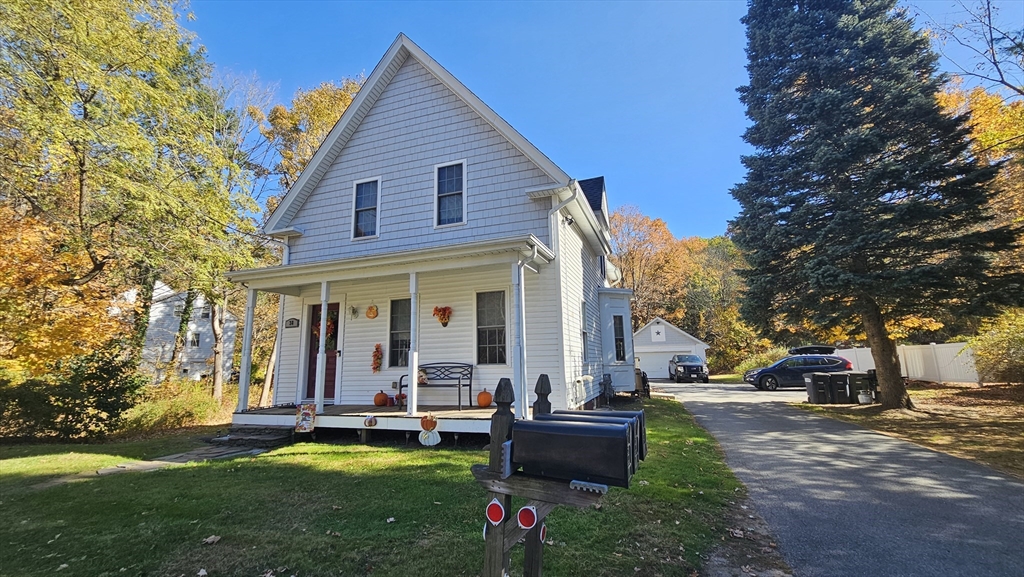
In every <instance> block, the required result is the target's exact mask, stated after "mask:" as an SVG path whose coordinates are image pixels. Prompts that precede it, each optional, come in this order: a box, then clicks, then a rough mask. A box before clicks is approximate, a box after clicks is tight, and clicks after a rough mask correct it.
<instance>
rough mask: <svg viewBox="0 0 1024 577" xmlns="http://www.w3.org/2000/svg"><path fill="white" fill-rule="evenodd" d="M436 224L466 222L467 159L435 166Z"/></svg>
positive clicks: (444, 224) (447, 224) (446, 224)
mask: <svg viewBox="0 0 1024 577" xmlns="http://www.w3.org/2000/svg"><path fill="white" fill-rule="evenodd" d="M434 173H435V175H434V219H435V220H434V226H449V225H453V224H463V223H465V222H466V199H465V192H466V161H465V160H460V161H458V162H453V163H451V164H438V165H437V166H435V167H434Z"/></svg>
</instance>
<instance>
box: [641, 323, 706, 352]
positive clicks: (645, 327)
mask: <svg viewBox="0 0 1024 577" xmlns="http://www.w3.org/2000/svg"><path fill="white" fill-rule="evenodd" d="M657 321H661V324H663V325H665V326H666V327H668V328H670V329H672V330H673V331H675V332H677V333H679V334H680V335H682V336H684V337H686V338H688V339H690V340H692V341H693V342H695V343H699V344H702V345H704V346H706V347H707V346H710V345H708V344H707V343H705V342H704V341H702V340H700V339H698V338H697V337H695V336H693V335H691V334H690V333H688V332H686V331H684V330H683V329H681V328H679V327H677V326H675V325H674V324H672V323H670V322H668V321H666V320H665V319H663V318H661V317H654V318H653V319H651V321H650V322H649V323H647V324H646V325H644V326H642V327H640V328H639V329H637V331H636V332H635V333H633V336H634V337H635V336H637V335H639V334H640V333H642V332H644V331H645V330H647V327H649V326H651V325H653V324H654V323H655V322H657Z"/></svg>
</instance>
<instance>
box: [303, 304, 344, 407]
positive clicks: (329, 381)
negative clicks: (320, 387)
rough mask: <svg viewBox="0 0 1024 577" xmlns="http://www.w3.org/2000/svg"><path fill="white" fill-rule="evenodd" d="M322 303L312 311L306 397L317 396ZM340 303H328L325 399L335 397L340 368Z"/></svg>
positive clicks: (329, 399) (328, 399)
mask: <svg viewBox="0 0 1024 577" xmlns="http://www.w3.org/2000/svg"><path fill="white" fill-rule="evenodd" d="M321 308H322V305H314V306H313V311H312V312H311V313H310V319H311V320H312V321H313V322H312V323H310V329H309V370H308V371H306V398H307V399H313V398H316V371H317V366H316V359H317V354H319V353H320V310H321ZM340 346H341V343H339V342H338V303H328V304H327V344H326V346H325V347H324V349H325V350H326V351H327V376H326V378H325V380H324V400H325V401H331V400H333V399H334V376H335V372H336V371H337V370H338V347H340Z"/></svg>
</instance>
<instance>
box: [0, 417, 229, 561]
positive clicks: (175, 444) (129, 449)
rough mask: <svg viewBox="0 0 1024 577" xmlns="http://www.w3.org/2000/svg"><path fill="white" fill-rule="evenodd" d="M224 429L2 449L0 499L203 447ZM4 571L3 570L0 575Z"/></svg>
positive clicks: (191, 430) (0, 457) (20, 445)
mask: <svg viewBox="0 0 1024 577" xmlns="http://www.w3.org/2000/svg"><path fill="white" fill-rule="evenodd" d="M223 429H224V427H216V426H213V427H192V428H189V429H184V430H180V431H175V432H173V433H169V434H162V435H158V436H153V437H149V438H146V439H133V440H130V441H111V442H106V443H91V444H84V443H52V444H51V443H47V444H34V445H26V444H15V445H0V496H7V495H10V494H11V493H13V492H18V491H22V490H26V489H28V488H29V487H31V486H32V485H35V484H38V483H42V482H43V481H46V480H49V479H53V478H55V477H63V476H66V475H74V474H77V473H84V472H89V471H96V470H97V469H102V468H104V467H112V466H114V465H117V464H120V463H124V462H127V461H135V460H140V459H152V458H154V457H162V456H164V455H171V454H174V453H181V452H184V451H187V450H189V449H194V448H196V447H201V446H203V442H202V441H201V440H200V438H201V437H212V436H214V434H215V433H216V431H218V430H223ZM2 570H3V567H0V571H2Z"/></svg>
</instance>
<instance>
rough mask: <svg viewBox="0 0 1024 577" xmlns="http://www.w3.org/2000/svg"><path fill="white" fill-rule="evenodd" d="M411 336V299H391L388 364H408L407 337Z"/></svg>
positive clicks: (396, 365)
mask: <svg viewBox="0 0 1024 577" xmlns="http://www.w3.org/2000/svg"><path fill="white" fill-rule="evenodd" d="M411 336H412V300H411V299H398V300H393V301H391V332H390V333H389V339H388V341H389V342H388V344H389V346H388V366H389V367H408V366H409V339H410V337H411Z"/></svg>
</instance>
